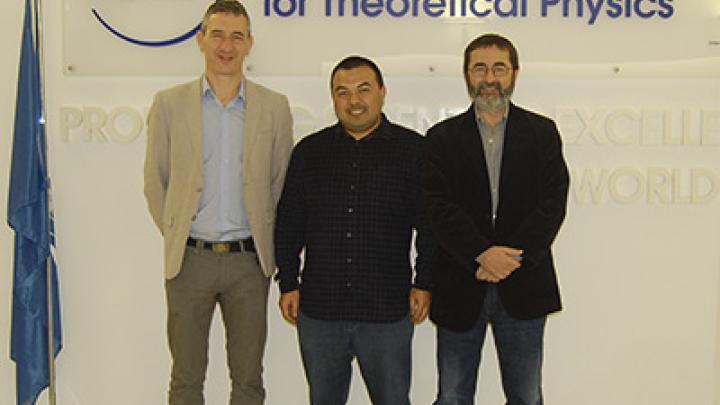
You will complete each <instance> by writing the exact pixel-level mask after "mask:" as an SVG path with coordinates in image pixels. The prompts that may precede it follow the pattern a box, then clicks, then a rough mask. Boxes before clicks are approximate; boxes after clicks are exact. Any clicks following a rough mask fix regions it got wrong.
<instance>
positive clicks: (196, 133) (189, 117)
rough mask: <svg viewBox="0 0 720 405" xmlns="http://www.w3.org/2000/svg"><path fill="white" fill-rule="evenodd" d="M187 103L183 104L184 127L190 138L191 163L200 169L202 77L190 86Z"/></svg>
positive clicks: (201, 158)
mask: <svg viewBox="0 0 720 405" xmlns="http://www.w3.org/2000/svg"><path fill="white" fill-rule="evenodd" d="M189 93H190V94H189V97H188V98H187V102H183V103H182V105H184V106H185V111H184V114H183V119H184V121H185V125H184V127H185V128H187V131H188V132H187V133H188V136H189V138H190V147H191V148H192V159H193V160H192V162H193V164H195V165H196V166H197V165H199V166H200V167H201V168H202V164H203V125H202V77H201V78H200V79H198V80H196V81H194V82H192V84H191V85H190V88H189Z"/></svg>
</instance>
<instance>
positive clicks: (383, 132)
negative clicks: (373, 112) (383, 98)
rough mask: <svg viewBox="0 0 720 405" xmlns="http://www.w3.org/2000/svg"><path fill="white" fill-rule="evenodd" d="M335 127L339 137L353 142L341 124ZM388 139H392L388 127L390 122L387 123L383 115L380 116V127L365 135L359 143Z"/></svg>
mask: <svg viewBox="0 0 720 405" xmlns="http://www.w3.org/2000/svg"><path fill="white" fill-rule="evenodd" d="M335 125H336V132H337V134H339V135H342V136H344V137H348V138H350V139H352V140H355V138H354V137H353V136H352V135H350V134H349V133H348V132H347V131H346V130H345V128H343V126H342V124H341V123H340V122H338V123H337V124H335ZM376 138H377V139H390V138H392V127H391V126H390V121H388V119H387V117H386V116H385V113H381V114H380V125H378V127H377V128H375V129H374V130H373V131H372V132H370V133H369V134H367V136H365V137H364V138H362V139H361V140H360V141H369V140H371V139H376Z"/></svg>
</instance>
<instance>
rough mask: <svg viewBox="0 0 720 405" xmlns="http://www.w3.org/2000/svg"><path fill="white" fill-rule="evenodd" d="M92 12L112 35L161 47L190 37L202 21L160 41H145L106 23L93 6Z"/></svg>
mask: <svg viewBox="0 0 720 405" xmlns="http://www.w3.org/2000/svg"><path fill="white" fill-rule="evenodd" d="M92 13H93V15H94V16H95V18H96V19H97V20H98V22H99V23H100V24H101V25H102V26H103V27H105V28H106V29H107V30H108V31H110V32H111V33H112V34H113V35H115V36H116V37H118V38H120V39H122V40H123V41H127V42H130V43H131V44H135V45H140V46H151V47H161V46H171V45H175V44H179V43H180V42H183V41H186V40H188V39H189V38H192V37H193V36H195V34H196V33H197V32H198V31H199V30H200V26H201V25H202V23H198V25H196V26H195V27H194V28H193V29H191V30H190V31H188V32H186V33H184V34H182V35H180V36H177V37H175V38H170V39H166V40H161V41H146V40H142V39H137V38H132V37H130V36H127V35H125V34H123V33H122V32H120V31H118V30H117V29H116V28H114V27H113V26H111V25H110V24H108V23H107V22H106V21H105V20H104V19H103V18H102V17H101V16H100V13H98V12H97V10H95V9H94V8H93V9H92Z"/></svg>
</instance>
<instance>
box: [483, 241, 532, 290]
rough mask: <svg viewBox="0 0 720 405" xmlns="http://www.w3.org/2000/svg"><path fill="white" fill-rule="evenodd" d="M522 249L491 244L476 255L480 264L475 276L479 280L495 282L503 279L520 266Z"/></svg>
mask: <svg viewBox="0 0 720 405" xmlns="http://www.w3.org/2000/svg"><path fill="white" fill-rule="evenodd" d="M522 254H523V251H522V250H520V249H514V248H511V247H507V246H492V247H490V248H489V249H487V250H486V251H484V252H482V253H481V254H480V256H478V257H477V260H476V261H477V262H478V263H479V264H480V266H479V267H478V269H477V271H476V272H475V277H476V278H477V279H478V280H480V281H487V282H491V283H497V282H500V281H502V280H505V279H506V278H507V277H508V276H509V275H510V274H512V272H513V271H515V270H517V269H518V268H519V267H520V264H521V263H520V260H521V257H522Z"/></svg>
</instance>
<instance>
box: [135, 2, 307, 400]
mask: <svg viewBox="0 0 720 405" xmlns="http://www.w3.org/2000/svg"><path fill="white" fill-rule="evenodd" d="M197 42H198V45H199V47H200V50H201V51H202V52H203V54H204V55H205V74H204V75H203V76H202V77H201V78H200V79H197V80H194V81H192V82H190V83H186V84H182V85H179V86H176V87H173V88H170V89H166V90H162V91H160V92H158V93H157V95H156V96H155V100H154V101H153V104H152V107H151V109H150V113H149V115H148V130H147V134H148V143H147V156H146V161H145V196H146V198H147V203H148V207H149V210H150V214H151V215H152V218H153V220H154V221H155V224H156V225H157V227H158V229H159V230H160V233H161V234H162V236H163V239H164V246H165V249H164V250H165V278H166V282H165V289H166V295H167V305H168V325H167V326H168V341H169V346H170V351H171V354H172V358H173V365H172V375H171V381H170V391H169V403H170V404H171V405H179V404H183V405H185V404H188V405H190V404H192V405H195V404H198V405H199V404H203V403H204V399H203V383H204V380H205V371H206V368H207V352H208V333H209V328H210V322H211V319H212V314H213V312H214V310H215V306H216V305H219V306H220V309H221V312H222V316H223V321H224V323H225V329H226V338H227V351H228V367H229V368H230V377H231V380H232V392H231V395H230V397H231V399H230V403H231V404H233V405H240V404H242V405H249V404H262V403H263V402H264V398H265V391H264V388H263V383H262V357H263V350H264V347H265V339H266V330H267V325H266V323H267V321H266V308H267V293H268V286H269V276H271V275H272V274H273V273H274V271H275V261H274V252H273V227H274V222H275V207H276V204H277V201H278V199H279V196H280V192H281V189H282V185H283V181H284V176H285V170H286V168H287V162H288V159H289V156H290V152H291V150H292V146H293V141H292V117H291V115H290V107H289V105H288V101H287V98H286V97H285V96H283V95H281V94H278V93H276V92H273V91H271V90H269V89H267V88H265V87H262V86H260V85H258V84H255V83H253V82H251V81H249V80H247V79H246V78H244V76H243V61H244V58H245V56H247V54H248V53H249V52H250V49H251V47H252V44H253V37H252V35H251V33H250V20H249V16H248V14H247V11H246V10H245V8H244V7H243V6H242V4H240V3H239V2H237V1H236V0H220V1H217V2H215V3H214V4H212V5H211V6H210V7H209V8H208V10H207V12H206V14H205V17H204V19H203V24H202V28H201V30H200V31H199V32H198V34H197Z"/></svg>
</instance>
